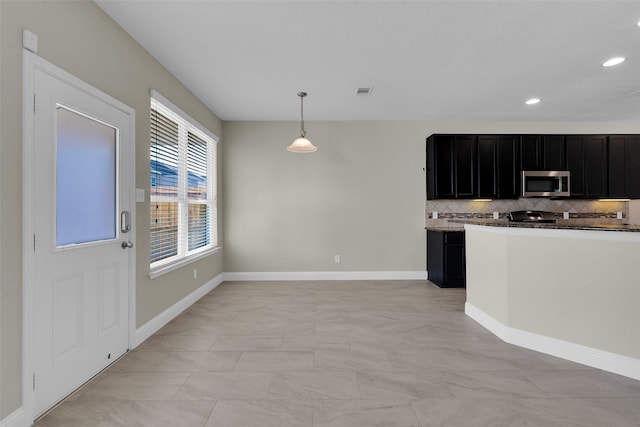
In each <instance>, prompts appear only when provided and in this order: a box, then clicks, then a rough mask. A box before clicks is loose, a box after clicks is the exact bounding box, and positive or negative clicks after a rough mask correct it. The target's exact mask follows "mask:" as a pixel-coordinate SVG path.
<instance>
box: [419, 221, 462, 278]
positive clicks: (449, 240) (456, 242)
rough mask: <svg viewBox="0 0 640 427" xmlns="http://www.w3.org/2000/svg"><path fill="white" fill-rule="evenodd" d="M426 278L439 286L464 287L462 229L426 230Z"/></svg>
mask: <svg viewBox="0 0 640 427" xmlns="http://www.w3.org/2000/svg"><path fill="white" fill-rule="evenodd" d="M427 271H428V273H429V275H428V279H429V281H431V282H432V283H434V284H436V285H437V286H439V287H441V288H464V287H465V285H466V280H465V256H464V231H462V230H460V231H441V230H427Z"/></svg>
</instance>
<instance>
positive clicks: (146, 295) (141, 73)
mask: <svg viewBox="0 0 640 427" xmlns="http://www.w3.org/2000/svg"><path fill="white" fill-rule="evenodd" d="M0 10H1V13H0V17H1V18H0V19H1V20H2V21H1V43H2V44H1V66H2V74H1V79H2V80H1V89H2V95H1V97H0V98H1V100H0V102H1V108H2V109H1V112H0V120H1V124H2V128H1V138H2V140H1V141H2V145H1V150H0V158H1V162H2V163H1V165H0V182H1V183H2V186H1V191H2V199H1V200H2V208H1V214H0V215H1V216H0V218H1V220H2V221H1V223H0V232H1V234H2V241H1V247H0V250H1V264H0V267H1V272H0V278H1V283H0V286H1V291H2V292H1V295H2V300H1V307H0V309H1V322H2V323H1V329H0V337H1V341H0V343H1V348H0V375H1V378H2V380H1V381H0V420H1V419H3V418H4V417H6V416H7V415H8V414H10V413H11V412H13V411H14V410H16V409H17V408H18V407H20V405H21V369H22V368H21V359H22V354H21V350H20V349H21V346H22V343H21V327H22V326H21V324H22V322H21V316H22V310H21V305H22V297H21V293H22V283H21V282H22V273H21V270H22V258H21V253H22V244H21V242H22V232H21V230H22V210H21V206H22V193H21V186H20V183H21V182H22V167H21V165H22V117H21V112H22V29H23V28H26V29H29V30H30V31H32V32H34V33H36V34H37V35H38V36H39V46H38V54H39V55H40V56H41V57H43V58H44V59H46V60H48V61H50V62H52V63H54V64H55V65H57V66H59V67H61V68H63V69H64V70H66V71H68V72H70V73H71V74H74V75H76V76H77V77H79V78H81V79H83V80H85V81H86V82H88V83H90V84H91V85H93V86H95V87H97V88H98V89H100V90H102V91H104V92H106V93H108V94H109V95H111V96H113V97H115V98H117V99H119V100H120V101H122V102H124V103H125V104H128V105H129V106H131V107H133V108H134V109H135V110H136V145H137V149H136V187H138V188H145V190H146V194H147V199H148V194H149V191H148V187H149V184H148V183H149V160H148V155H149V154H148V153H149V151H148V150H149V148H148V147H149V145H148V144H149V89H151V88H153V89H156V90H157V91H159V92H160V93H161V94H163V95H164V96H165V97H166V98H168V99H170V100H171V101H172V102H173V103H174V104H176V105H177V106H179V107H180V108H181V109H182V110H184V111H185V112H187V113H188V114H189V115H191V116H192V117H193V118H195V119H196V120H198V121H199V122H200V123H202V124H203V125H204V126H206V127H207V128H208V129H210V130H211V131H212V132H213V133H215V134H216V135H218V136H222V126H221V122H220V120H219V119H218V118H217V117H216V116H215V115H214V114H213V113H211V112H210V111H209V110H208V109H207V108H206V107H205V106H204V105H203V104H202V103H200V102H199V101H198V100H197V99H196V98H195V97H194V95H193V94H191V93H190V92H189V91H187V90H186V89H185V88H184V87H183V86H182V85H181V84H180V83H179V82H178V81H177V80H176V79H175V78H174V77H172V76H171V74H170V73H169V72H168V71H167V70H165V69H164V68H163V67H162V66H160V64H159V63H158V62H156V61H155V60H154V59H153V58H152V57H151V56H150V55H149V54H148V53H147V52H146V51H145V50H143V49H142V48H141V47H140V46H139V45H138V44H136V43H135V42H134V41H133V40H132V39H131V38H130V37H129V36H128V34H127V33H125V32H124V31H123V30H122V29H121V28H120V27H118V26H117V25H116V24H115V23H114V22H113V21H112V20H111V19H110V18H109V17H108V16H107V15H106V14H105V13H104V12H103V11H102V10H101V9H100V8H98V7H97V6H96V5H95V4H94V3H93V2H89V1H44V2H36V1H6V0H2V1H0ZM219 148H221V147H219ZM221 151H222V150H221ZM221 156H222V152H221V153H220V156H219V157H221ZM221 209H222V207H221V206H220V211H221ZM220 216H222V215H220ZM148 218H149V204H148V203H144V204H142V203H138V204H137V224H136V230H135V232H136V234H135V243H136V256H137V276H136V286H137V319H136V323H137V325H138V326H140V325H142V324H144V323H145V322H146V321H148V320H150V319H151V318H153V317H154V316H156V315H157V314H159V313H160V312H162V311H163V310H165V309H166V308H167V307H169V306H171V305H173V304H174V303H176V302H177V301H179V300H180V299H182V298H183V297H184V296H186V295H188V294H189V293H191V292H192V291H193V290H195V289H197V288H198V287H199V286H201V285H202V284H203V283H205V282H207V281H209V280H210V279H212V278H213V277H215V276H216V275H218V274H219V273H221V272H222V254H221V253H218V254H216V255H213V256H211V257H208V258H206V259H204V260H201V261H198V262H197V263H196V264H194V266H195V267H197V268H198V277H199V278H198V280H193V276H192V273H191V268H190V267H187V268H184V269H182V270H181V271H176V272H172V273H169V274H167V275H165V276H162V277H160V278H157V279H155V280H149V278H148V276H147V274H148V271H149V263H148V251H149V238H148V236H149V227H148ZM221 237H222V236H221Z"/></svg>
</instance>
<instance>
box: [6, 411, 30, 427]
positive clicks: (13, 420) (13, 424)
mask: <svg viewBox="0 0 640 427" xmlns="http://www.w3.org/2000/svg"><path fill="white" fill-rule="evenodd" d="M23 418H24V411H23V410H22V407H20V408H18V409H16V410H15V411H13V412H12V413H10V414H9V415H7V416H6V417H4V418H3V419H2V420H0V427H22V426H24V425H26V424H25V421H24V419H23Z"/></svg>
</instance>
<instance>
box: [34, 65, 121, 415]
mask: <svg viewBox="0 0 640 427" xmlns="http://www.w3.org/2000/svg"><path fill="white" fill-rule="evenodd" d="M35 94H36V101H35V104H36V107H35V121H34V141H35V142H34V149H35V153H34V159H33V164H34V176H33V186H34V190H33V194H34V200H33V209H34V210H33V220H34V221H33V222H34V231H35V235H34V252H35V256H34V268H35V271H34V297H33V298H34V299H33V301H34V305H33V309H34V323H33V325H34V332H33V334H34V335H33V336H34V347H33V348H34V356H33V357H34V368H35V369H34V371H35V374H34V393H35V402H34V403H35V408H34V409H35V411H34V412H35V415H36V416H37V415H40V414H42V413H43V412H44V411H46V410H47V409H48V408H50V407H51V406H52V405H54V404H56V403H57V402H58V401H59V400H61V399H62V398H64V397H65V396H66V395H68V394H69V393H71V392H72V391H73V390H74V389H76V388H77V387H79V386H80V385H82V384H83V383H84V382H85V381H87V380H88V379H90V378H91V377H92V376H94V375H95V374H96V373H98V372H99V371H100V370H102V369H103V368H105V367H106V366H107V365H109V364H110V363H112V362H113V361H114V360H115V359H117V358H118V357H119V356H120V355H122V354H123V353H125V352H126V350H127V347H128V338H129V336H128V333H129V324H128V322H129V305H128V301H129V268H130V259H131V256H130V255H131V252H132V251H131V249H130V247H131V246H132V245H133V244H132V243H130V241H131V240H132V237H131V236H132V234H133V232H132V230H131V229H130V226H131V224H130V218H131V216H130V215H129V214H127V213H126V212H129V211H131V209H132V206H130V191H131V188H130V187H131V173H130V168H131V164H130V159H129V153H130V150H129V149H130V144H131V141H130V140H129V138H130V132H129V131H130V129H129V126H131V125H130V123H131V122H130V116H129V115H128V114H127V113H125V112H123V111H122V110H120V109H118V108H116V107H114V106H112V105H110V104H109V103H107V102H105V101H103V100H101V99H99V98H100V97H98V96H95V95H92V94H89V93H88V92H86V91H83V90H80V89H78V88H77V87H76V86H73V85H71V84H69V83H66V82H63V81H61V80H60V79H58V78H57V77H53V76H52V75H50V74H48V73H46V72H44V71H42V70H36V71H35ZM128 227H129V230H127V228H128ZM123 243H124V244H123ZM127 243H128V244H127Z"/></svg>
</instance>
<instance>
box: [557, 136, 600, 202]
mask: <svg viewBox="0 0 640 427" xmlns="http://www.w3.org/2000/svg"><path fill="white" fill-rule="evenodd" d="M566 146H567V167H568V169H569V171H570V172H571V197H574V198H586V199H600V198H605V197H608V193H609V188H608V181H609V176H608V155H607V136H604V135H568V136H567V137H566Z"/></svg>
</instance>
